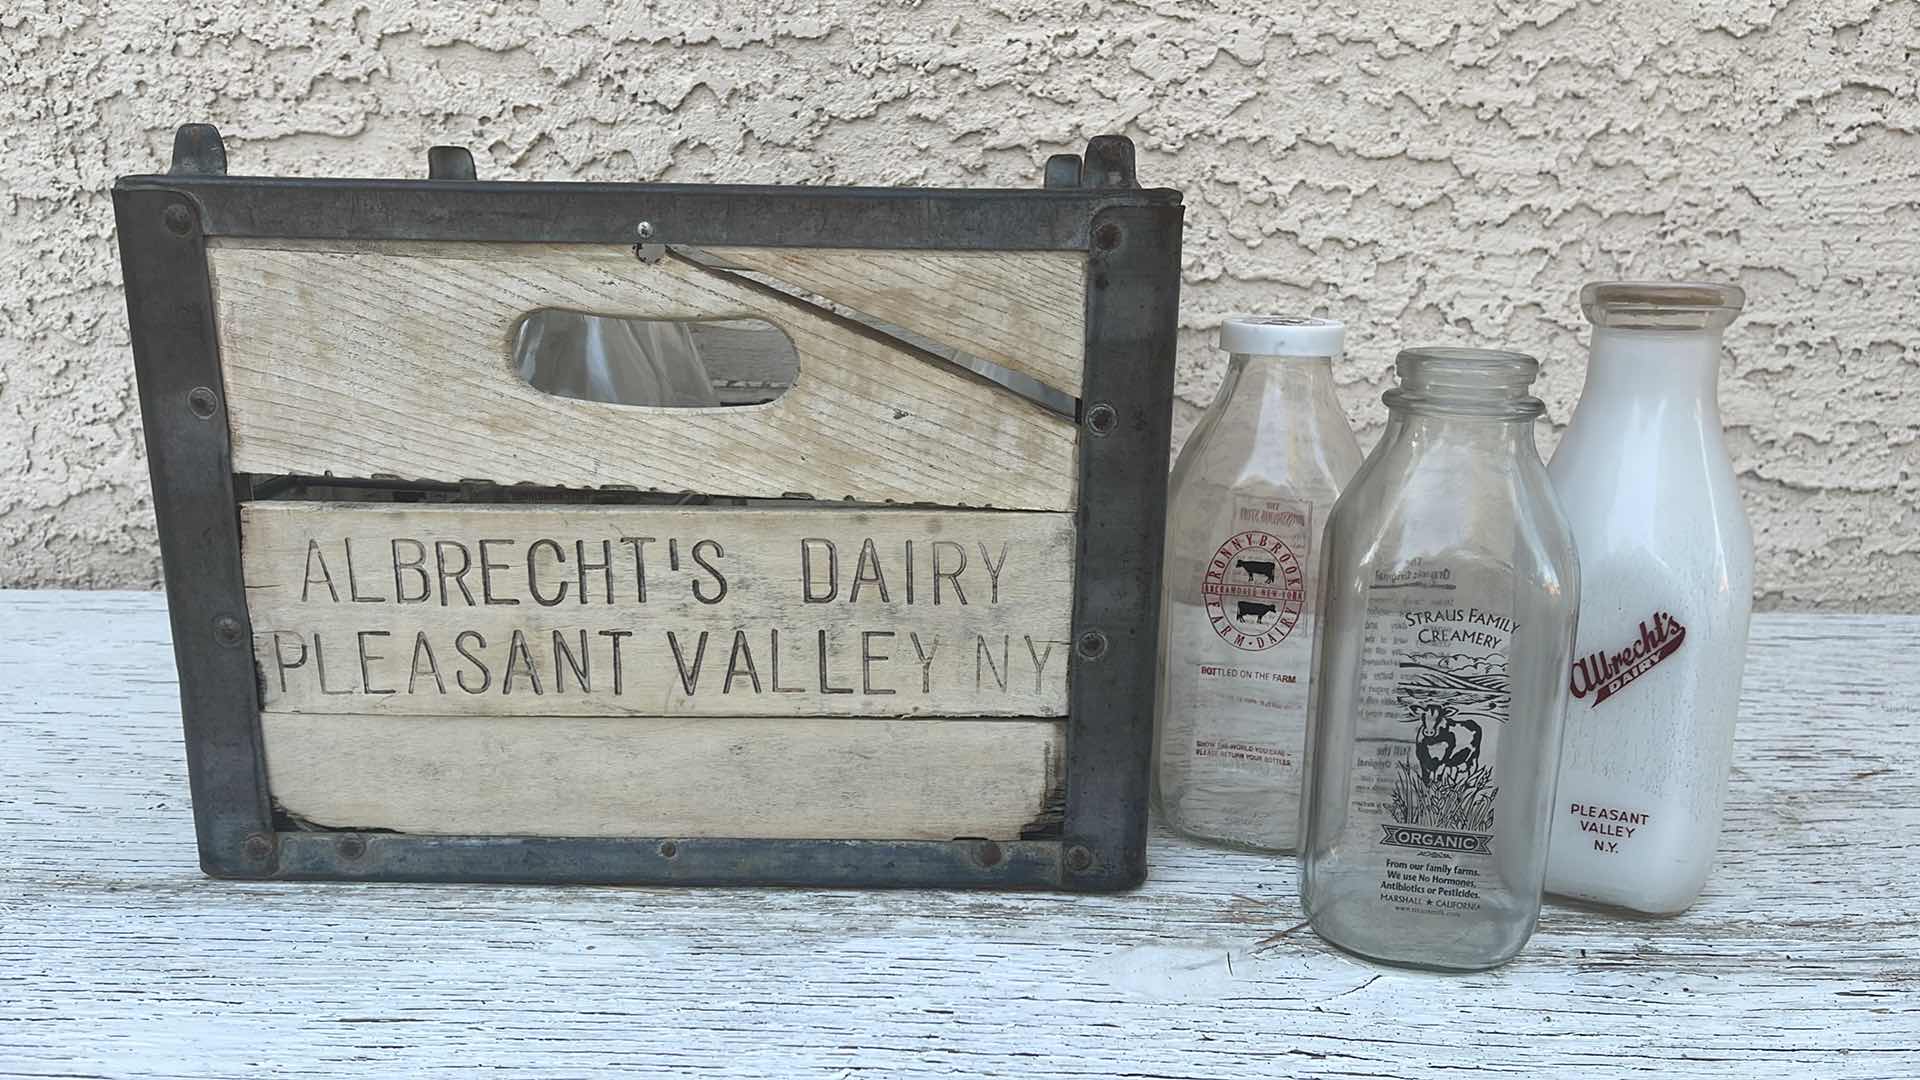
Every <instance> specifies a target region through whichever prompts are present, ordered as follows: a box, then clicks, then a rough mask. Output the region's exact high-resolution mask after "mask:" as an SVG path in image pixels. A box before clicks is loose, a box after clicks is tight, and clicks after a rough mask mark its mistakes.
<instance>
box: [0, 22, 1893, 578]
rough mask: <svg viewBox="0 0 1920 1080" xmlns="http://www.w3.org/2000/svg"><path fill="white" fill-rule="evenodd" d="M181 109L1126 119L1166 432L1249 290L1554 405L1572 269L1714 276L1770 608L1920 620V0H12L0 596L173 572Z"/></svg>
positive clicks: (545, 145)
mask: <svg viewBox="0 0 1920 1080" xmlns="http://www.w3.org/2000/svg"><path fill="white" fill-rule="evenodd" d="M310 8H312V10H309V9H310ZM186 120H210V121H213V122H215V123H217V124H219V125H220V127H221V128H222V130H223V131H224V132H225V134H226V136H227V138H228V146H229V153H230V157H231V162H232V166H233V168H234V171H236V172H249V173H277V174H303V175H391V176H414V175H420V174H422V173H423V171H424V168H425V149H426V147H427V146H428V145H429V144H432V143H436V142H455V143H462V144H464V145H467V146H469V147H471V148H473V149H474V151H475V153H476V156H477V157H478V158H479V161H480V168H481V171H482V174H483V175H484V176H487V177H491V178H500V177H547V178H577V179H608V180H611V179H620V180H634V179H640V180H670V181H714V180H729V181H762V182H780V183H795V182H802V181H804V182H810V183H869V184H899V183H914V184H962V185H995V184H1001V185H1006V184H1012V185H1023V184H1029V183H1036V182H1037V181H1038V177H1039V169H1040V164H1041V162H1042V161H1044V159H1045V158H1046V156H1047V155H1048V154H1050V153H1054V152H1057V151H1062V150H1076V151H1077V150H1078V149H1080V146H1081V144H1082V143H1083V142H1084V140H1085V138H1086V137H1087V136H1089V135H1092V134H1096V133H1099V132H1107V131H1117V132H1122V133H1125V134H1128V135H1130V136H1132V137H1133V138H1134V139H1135V140H1136V142H1137V143H1138V144H1139V146H1140V150H1141V175H1142V178H1143V179H1144V180H1145V182H1147V183H1149V184H1164V185H1169V186H1175V187H1180V188H1184V189H1185V191H1186V193H1187V205H1188V211H1187V240H1186V260H1185V262H1186V285H1185V290H1184V294H1183V308H1184V314H1183V320H1182V322H1183V326H1184V330H1183V334H1182V341H1181V361H1182V364H1181V375H1180V391H1181V394H1182V395H1183V398H1184V400H1185V402H1186V404H1184V405H1183V406H1182V408H1181V413H1182V420H1183V423H1182V425H1181V430H1182V431H1184V430H1185V428H1186V426H1188V425H1190V424H1191V422H1192V418H1193V415H1194V414H1195V412H1196V411H1197V410H1196V406H1200V405H1204V404H1205V402H1206V401H1207V400H1208V399H1209V398H1210V397H1211V395H1212V392H1213V389H1214V387H1215V386H1216V385H1217V382H1218V380H1219V377H1220V374H1221V362H1222V361H1221V358H1220V357H1219V356H1218V355H1217V354H1215V353H1214V352H1213V351H1212V348H1211V345H1210V337H1211V330H1212V328H1213V327H1215V326H1217V325H1218V322H1219V319H1220V317H1221V316H1222V315H1223V314H1225V313H1228V312H1231V311H1238V310H1288V311H1314V312H1319V313H1322V314H1329V315H1333V316H1336V317H1339V318H1342V319H1345V320H1347V322H1348V323H1349V324H1350V325H1352V326H1353V327H1354V333H1353V343H1352V355H1351V357H1350V359H1349V360H1348V361H1347V363H1346V364H1345V365H1344V366H1343V368H1342V369H1341V371H1340V378H1341V380H1342V382H1343V392H1344V393H1345V396H1346V399H1347V402H1348V404H1349V406H1350V407H1351V408H1352V409H1353V411H1354V413H1355V415H1356V416H1357V417H1359V418H1360V419H1361V420H1362V421H1363V422H1364V423H1366V424H1368V425H1372V424H1376V423H1377V422H1378V421H1379V419H1380V418H1381V408H1380V406H1379V404H1378V395H1379V391H1380V390H1381V389H1383V388H1384V385H1385V383H1386V374H1387V371H1388V367H1389V364H1390V360H1391V356H1392V353H1393V351H1394V350H1395V349H1396V348H1397V347H1399V346H1400V345H1402V344H1407V343H1422V342H1426V343H1432V342H1450V343H1458V344H1484V345H1501V346H1507V347H1512V348H1519V349H1523V350H1527V351H1530V352H1533V353H1536V354H1537V355H1539V356H1541V357H1542V358H1543V360H1544V361H1545V363H1546V365H1547V375H1546V377H1545V380H1544V396H1545V397H1546V398H1547V399H1548V402H1549V405H1550V407H1551V415H1552V417H1553V418H1554V419H1556V420H1559V421H1564V419H1565V417H1566V416H1567V414H1568V411H1569V408H1570V406H1571V403H1572V400H1573V397H1574V396H1575V394H1576V393H1577V392H1578V389H1579V384H1580V373H1581V366H1582V358H1583V356H1584V348H1583V340H1584V337H1583V330H1584V323H1583V321H1582V319H1581V316H1580V313H1579V311H1578V309H1577V307H1576V306H1575V304H1574V302H1573V294H1574V292H1575V290H1576V289H1577V288H1578V286H1579V285H1580V283H1581V282H1582V281H1583V280H1586V279H1590V278H1603V277H1670V276H1705V277H1711V278H1717V279H1734V280H1737V281H1739V282H1740V283H1741V284H1743V285H1745V286H1746V288H1747V290H1748V293H1749V295H1750V297H1751V300H1750V303H1749V308H1748V312H1747V314H1746V316H1745V317H1744V318H1743V319H1742V320H1741V321H1740V322H1739V323H1738V324H1736V326H1735V328H1734V330H1733V331H1732V333H1731V334H1730V336H1729V351H1730V353H1731V358H1730V360H1729V362H1728V365H1727V367H1726V370H1725V375H1724V382H1723V398H1724V403H1725V408H1726V413H1727V423H1728V426H1729V432H1730V435H1731V438H1732V445H1733V447H1734V453H1735V456H1736V459H1737V466H1738V468H1739V470H1740V473H1741V479H1742V484H1743V486H1744V489H1745V492H1746V498H1747V504H1748V508H1749V510H1750V512H1751V514H1752V515H1753V518H1754V524H1755V529H1756V533H1757V539H1758V544H1759V551H1760V560H1761V565H1760V571H1759V590H1760V592H1761V600H1762V603H1763V604H1765V605H1769V606H1782V607H1836V608H1859V609H1878V610H1920V541H1916V539H1915V536H1916V532H1917V531H1920V530H1917V529H1916V527H1917V526H1920V511H1917V510H1916V494H1917V493H1920V478H1916V476H1915V473H1916V471H1920V470H1916V460H1917V456H1916V449H1915V440H1916V435H1920V426H1916V419H1917V418H1916V415H1915V412H1914V403H1913V402H1910V401H1907V400H1904V399H1903V395H1904V393H1905V392H1906V391H1907V390H1908V389H1910V388H1912V387H1914V386H1915V385H1916V384H1920V379H1917V378H1916V375H1917V371H1920V5H1917V4H1915V3H1914V2H1912V0H1789V2H1779V3H1769V2H1766V0H1603V2H1592V3H1576V2H1571V0H1560V2H1549V3H1540V4H1519V3H1502V4H1498V5H1495V4H1468V3H1459V2H1457V0H1392V2H1386V0H1338V2H1335V3H1329V4H1282V3H1274V2H1272V0H1258V2H1243V3H1222V4H1215V5H1206V4H1199V3H1180V2H1176V0H1159V2H1136V3H1100V2H1084V3H1083V2H1072V0H997V2H984V3H983V2H977V0H925V2H914V0H893V2H869V3H792V2H788V3H778V4H769V5H764V6H761V7H750V6H748V5H744V4H742V5H727V4H716V3H701V2H697V0H660V2H657V3H653V4H647V5H640V4H615V3H607V2H599V0H549V2H544V3H533V2H496V3H486V4H461V3H451V2H437V0H405V2H393V0H371V2H357V3H321V4H317V5H310V4H307V3H302V2H293V0H273V2H259V3H242V2H238V0H229V2H226V3H197V4H196V3H188V4H184V5H183V4H181V3H179V2H178V0H115V2H111V3H100V2H89V3H80V2H72V3H67V2H61V0H7V3H6V4H5V6H4V9H0V267H4V270H5V272H4V273H0V584H22V583H25V584H48V585H52V584H69V585H99V586H106V585H148V584H152V583H154V582H156V581H157V580H158V576H159V569H158V561H157V558H156V555H155V553H154V533H153V524H152V519H151V508H150V504H149V501H148V499H147V496H146V490H145V489H146V481H145V473H146V464H145V460H144V457H143V453H142V448H141V441H140V433H139V417H138V404H137V400H136V397H135V394H134V389H133V375H132V369H131V361H130V358H129V355H128V350H127V332H126V324H125V312H124V308H123V307H122V303H121V298H120V295H119V292H118V280H119V272H118V267H117V264H116V259H115V253H114V247H113V223H112V213H111V208H110V205H109V202H108V197H107V190H108V188H109V186H110V184H111V183H112V180H113V177H114V176H115V175H117V174H122V173H134V172H148V171H158V170H160V169H162V168H163V167H164V165H165V155H166V153H167V150H168V147H169V144H170V138H171V132H172V129H173V126H174V125H175V124H176V123H179V122H181V121H186ZM1367 437H1368V436H1365V435H1363V439H1365V438H1367ZM1548 441H1549V442H1550V441H1551V439H1550V438H1549V439H1548Z"/></svg>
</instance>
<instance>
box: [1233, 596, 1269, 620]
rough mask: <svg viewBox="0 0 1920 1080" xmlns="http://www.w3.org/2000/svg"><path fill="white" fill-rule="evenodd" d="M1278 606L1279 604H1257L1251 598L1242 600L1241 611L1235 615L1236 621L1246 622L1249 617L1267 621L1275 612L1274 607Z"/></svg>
mask: <svg viewBox="0 0 1920 1080" xmlns="http://www.w3.org/2000/svg"><path fill="white" fill-rule="evenodd" d="M1277 607H1279V605H1278V604H1256V603H1254V602H1253V601H1251V600H1242V601H1240V613H1239V614H1238V615H1236V616H1235V617H1234V621H1235V622H1246V621H1247V620H1248V619H1252V620H1253V621H1254V622H1257V623H1258V622H1265V621H1267V616H1269V615H1271V614H1273V612H1274V609H1275V608H1277Z"/></svg>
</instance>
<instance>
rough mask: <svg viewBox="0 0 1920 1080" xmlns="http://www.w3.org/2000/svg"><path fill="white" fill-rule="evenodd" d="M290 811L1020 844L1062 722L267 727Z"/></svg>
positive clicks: (665, 832)
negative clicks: (967, 839)
mask: <svg viewBox="0 0 1920 1080" xmlns="http://www.w3.org/2000/svg"><path fill="white" fill-rule="evenodd" d="M261 734H262V736H263V738H264V741H265V744H266V748H267V777H268V785H269V787H270V788H271V790H272V792H273V797H274V800H275V801H276V802H278V803H279V804H280V805H281V806H283V807H285V808H286V810H287V811H288V812H289V813H291V814H294V815H295V816H297V817H299V818H302V819H304V820H306V821H309V822H311V823H313V824H316V825H325V826H331V827H336V828H353V829H392V830H394V831H396V832H405V833H434V834H439V835H451V836H461V835H474V836H503V835H504V836H675V837H695V836H772V837H812V838H833V839H844V840H951V839H953V838H954V837H956V836H983V837H986V838H988V839H990V840H1017V839H1019V838H1020V832H1021V829H1022V828H1023V827H1025V826H1027V825H1030V824H1032V823H1034V822H1035V821H1036V820H1037V819H1039V818H1040V817H1041V816H1042V814H1043V812H1044V810H1045V806H1046V803H1047V797H1048V793H1049V792H1050V791H1052V790H1053V789H1055V788H1057V786H1058V785H1059V784H1060V782H1061V772H1062V765H1063V762H1064V760H1065V758H1064V751H1065V746H1066V742H1065V722H1064V721H1060V720H952V719H949V720H943V721H942V722H940V723H937V724H932V723H925V722H919V721H912V720H865V719H847V718H833V719H799V718H793V717H778V718H775V717H699V718H697V719H668V718H660V717H652V718H639V717H621V718H609V717H521V716H510V717H475V716H462V717H439V716H435V717H406V718H396V717H392V716H351V715H334V716H299V715H289V714H273V713H269V714H267V715H266V716H264V717H262V718H261Z"/></svg>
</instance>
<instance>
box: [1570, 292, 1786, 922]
mask: <svg viewBox="0 0 1920 1080" xmlns="http://www.w3.org/2000/svg"><path fill="white" fill-rule="evenodd" d="M1745 300H1746V296H1745V294H1744V293H1742V292H1741V290H1740V289H1738V288H1736V287H1734V286H1731V285H1703V284H1671V285H1667V284H1638V283H1629V282H1616V283H1607V284H1594V285H1588V286H1587V287H1586V288H1585V289H1583V290H1581V293H1580V304H1581V307H1582V308H1583V309H1585V311H1586V314H1587V318H1588V320H1590V321H1591V322H1592V323H1593V351H1592V355H1591V357H1590V359H1589V360H1588V362H1587V383H1586V389H1585V390H1584V391H1583V392H1582V393H1581V396H1580V404H1579V407H1578V408H1577V409H1575V411H1574V414H1573V420H1572V422H1571V423H1570V425H1569V426H1568V428H1567V433H1566V435H1565V437H1564V438H1562V439H1561V441H1560V447H1559V450H1558V451H1557V452H1556V453H1555V454H1554V456H1553V464H1552V466H1551V467H1550V471H1551V473H1552V476H1553V482H1554V487H1555V488H1556V489H1557V490H1558V491H1559V493H1560V502H1561V505H1562V506H1563V507H1565V510H1566V515H1567V519H1568V521H1569V522H1570V524H1571V525H1572V528H1573V535H1574V543H1575V546H1576V547H1577V548H1578V549H1579V552H1580V564H1581V573H1582V577H1583V578H1584V581H1585V589H1584V590H1583V592H1582V594H1581V605H1580V634H1579V639H1578V641H1577V643H1576V645H1575V648H1574V653H1573V655H1574V661H1573V670H1572V685H1571V690H1572V697H1571V698H1570V699H1569V701H1568V705H1567V728H1566V747H1565V752H1564V754H1563V755H1562V757H1561V764H1560V785H1559V795H1558V798H1557V799H1556V803H1557V805H1556V806H1555V807H1554V829H1553V847H1552V855H1551V858H1550V861H1549V866H1548V871H1547V888H1548V890H1549V891H1550V892H1554V893H1558V894H1560V895H1562V896H1570V897H1575V898H1578V899H1582V900H1589V901H1594V902H1597V903H1602V904H1611V905H1616V906H1619V907H1624V908H1631V909H1633V910H1635V911H1642V912H1647V913H1650V914H1672V913H1675V912H1679V911H1684V910H1685V909H1686V908H1687V907H1688V906H1689V905H1690V904H1692V903H1693V901H1694V898H1695V897H1697V896H1699V895H1700V889H1701V887H1702V886H1703V885H1704V884H1705V883H1706V880H1707V874H1708V872H1709V870H1710V869H1711V868H1712V865H1713V855H1714V848H1715V846H1716V844H1717V843H1718V840H1719V836H1720V816H1721V811H1722V809H1723V807H1724V805H1725V801H1726V791H1727V773H1728V769H1729V766H1730V764H1731V758H1732V754H1733V726H1734V717H1735V714H1736V713H1737V711H1738V709H1739V703H1740V674H1741V669H1742V667H1743V666H1744V664H1745V661H1746V647H1747V618H1748V615H1749V614H1750V612H1751V611H1752V607H1753V534H1752V532H1751V530H1750V529H1749V528H1748V526H1747V517H1746V513H1745V512H1744V511H1743V510H1742V508H1741V505H1740V491H1739V488H1738V486H1737V485H1736V483H1735V480H1734V473H1733V465H1732V463H1731V462H1730V460H1729V459H1728V456H1727V446H1726V442H1725V440H1724V439H1723V438H1722V436H1721V429H1720V407H1719V404H1718V402H1717V401H1716V400H1715V391H1716V385H1717V383H1718V377H1719V370H1720V334H1721V331H1722V330H1724V329H1725V328H1726V326H1727V324H1728V323H1730V322H1732V321H1733V319H1734V317H1735V316H1736V315H1738V314H1739V313H1740V308H1741V305H1742V304H1743V303H1744V302H1745Z"/></svg>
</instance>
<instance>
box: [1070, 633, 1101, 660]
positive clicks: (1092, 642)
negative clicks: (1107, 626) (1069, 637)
mask: <svg viewBox="0 0 1920 1080" xmlns="http://www.w3.org/2000/svg"><path fill="white" fill-rule="evenodd" d="M1074 649H1075V650H1077V651H1078V652H1079V653H1080V657H1081V659H1083V660H1098V659H1100V658H1101V657H1103V656H1105V655H1107V635H1105V634H1103V633H1101V632H1100V631H1098V630H1089V631H1087V632H1086V633H1084V634H1081V635H1080V640H1079V641H1078V642H1077V643H1075V645H1074Z"/></svg>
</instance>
